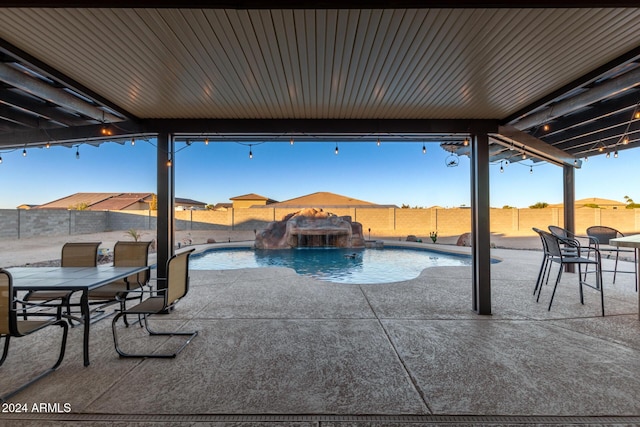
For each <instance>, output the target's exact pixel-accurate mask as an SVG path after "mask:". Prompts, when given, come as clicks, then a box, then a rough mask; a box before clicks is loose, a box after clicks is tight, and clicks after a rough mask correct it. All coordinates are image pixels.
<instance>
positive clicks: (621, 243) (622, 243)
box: [609, 234, 640, 319]
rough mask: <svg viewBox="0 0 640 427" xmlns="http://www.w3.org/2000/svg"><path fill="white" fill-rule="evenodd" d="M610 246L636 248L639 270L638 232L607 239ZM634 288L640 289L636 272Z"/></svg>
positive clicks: (638, 268)
mask: <svg viewBox="0 0 640 427" xmlns="http://www.w3.org/2000/svg"><path fill="white" fill-rule="evenodd" d="M609 244H610V245H611V246H616V247H625V248H634V249H635V250H636V262H637V263H638V266H637V270H636V271H637V272H640V234H634V235H632V236H625V237H618V238H616V239H611V240H609ZM636 289H640V274H637V273H636ZM638 319H640V292H638Z"/></svg>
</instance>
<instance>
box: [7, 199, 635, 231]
mask: <svg viewBox="0 0 640 427" xmlns="http://www.w3.org/2000/svg"><path fill="white" fill-rule="evenodd" d="M296 210H297V209H283V208H267V207H265V208H257V209H229V210H227V211H176V218H175V226H176V229H177V230H261V229H264V228H265V227H266V226H267V225H268V224H269V223H270V222H271V221H274V220H281V219H282V218H283V217H284V216H286V215H288V214H290V213H292V212H294V211H296ZM327 210H328V211H329V212H331V213H334V214H336V215H339V216H350V217H351V219H352V220H353V221H357V222H359V223H361V224H362V228H363V231H364V234H365V237H368V236H369V235H371V237H377V236H383V237H406V236H408V235H411V234H412V235H416V236H418V237H421V238H423V239H425V238H428V236H429V233H431V232H432V231H437V232H438V236H440V237H445V236H458V235H460V234H462V233H466V232H469V231H470V230H471V209H468V208H453V209H435V208H433V209H399V208H398V209H396V208H336V209H327ZM575 214H576V232H577V233H579V234H585V232H586V229H587V227H589V226H592V225H608V226H611V227H614V228H617V229H618V230H620V231H622V232H623V233H625V234H633V233H640V209H593V208H580V209H576V212H575ZM490 221H491V232H492V233H498V234H505V235H519V236H526V235H532V236H533V235H535V234H534V232H533V231H532V230H531V228H532V227H537V228H543V229H545V228H546V227H547V226H549V225H560V226H562V225H563V224H564V219H563V211H562V209H558V208H544V209H491V211H490ZM156 227H157V216H156V212H155V211H146V210H137V211H73V210H54V209H51V210H40V209H37V210H16V209H0V238H4V239H20V238H29V237H38V236H42V237H46V236H56V235H76V234H88V233H97V232H103V231H113V230H129V229H136V230H154V231H155V229H156ZM369 229H370V230H369Z"/></svg>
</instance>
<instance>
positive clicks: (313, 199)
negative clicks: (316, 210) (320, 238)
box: [269, 191, 396, 208]
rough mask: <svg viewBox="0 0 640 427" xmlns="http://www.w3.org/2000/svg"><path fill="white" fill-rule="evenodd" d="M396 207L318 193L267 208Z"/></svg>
mask: <svg viewBox="0 0 640 427" xmlns="http://www.w3.org/2000/svg"><path fill="white" fill-rule="evenodd" d="M381 206H385V207H396V206H395V205H378V204H375V203H371V202H367V201H365V200H359V199H354V198H353V197H348V196H343V195H341V194H335V193H330V192H327V191H320V192H317V193H311V194H307V195H305V196H300V197H296V198H293V199H289V200H285V201H282V202H278V203H272V204H270V205H269V207H274V208H281V207H381Z"/></svg>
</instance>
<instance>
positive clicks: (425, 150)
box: [422, 142, 427, 154]
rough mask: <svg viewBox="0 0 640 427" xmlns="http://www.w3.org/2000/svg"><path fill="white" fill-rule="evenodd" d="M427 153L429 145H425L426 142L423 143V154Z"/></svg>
mask: <svg viewBox="0 0 640 427" xmlns="http://www.w3.org/2000/svg"><path fill="white" fill-rule="evenodd" d="M426 153H427V147H425V146H424V142H423V143H422V154H426Z"/></svg>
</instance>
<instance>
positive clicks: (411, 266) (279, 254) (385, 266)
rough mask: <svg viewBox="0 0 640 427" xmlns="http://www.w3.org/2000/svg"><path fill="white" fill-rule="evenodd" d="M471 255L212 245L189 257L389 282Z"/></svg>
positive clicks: (194, 263) (222, 266)
mask: <svg viewBox="0 0 640 427" xmlns="http://www.w3.org/2000/svg"><path fill="white" fill-rule="evenodd" d="M469 265H471V257H470V256H468V255H456V254H450V253H445V252H436V251H431V250H425V249H412V248H411V249H410V248H398V247H391V248H389V247H385V248H384V249H353V248H348V249H346V248H299V249H283V250H258V249H252V248H228V249H227V248H224V249H212V250H208V251H205V252H203V253H201V254H194V255H193V256H192V257H191V261H190V263H189V266H190V268H191V269H194V270H230V269H238V268H258V267H271V266H277V267H289V268H293V269H294V270H295V271H296V272H297V273H298V274H300V275H304V276H310V277H315V278H316V279H319V280H324V281H328V282H334V283H360V284H373V283H391V282H399V281H403V280H409V279H414V278H416V277H418V275H419V274H420V273H421V272H422V270H424V269H425V268H429V267H441V266H452V267H453V266H469Z"/></svg>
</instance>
